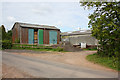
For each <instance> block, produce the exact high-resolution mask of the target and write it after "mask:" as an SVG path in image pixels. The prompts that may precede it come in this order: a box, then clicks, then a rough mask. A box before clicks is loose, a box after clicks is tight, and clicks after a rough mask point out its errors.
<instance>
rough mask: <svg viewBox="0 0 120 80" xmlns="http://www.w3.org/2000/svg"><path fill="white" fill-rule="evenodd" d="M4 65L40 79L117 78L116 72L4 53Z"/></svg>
mask: <svg viewBox="0 0 120 80" xmlns="http://www.w3.org/2000/svg"><path fill="white" fill-rule="evenodd" d="M2 61H3V63H4V64H7V65H10V66H14V67H16V68H17V69H19V70H21V71H24V72H27V73H28V74H30V75H32V76H35V77H40V78H42V77H43V78H117V77H118V74H117V72H110V71H104V70H94V69H91V68H88V67H82V66H81V67H80V66H79V67H77V66H73V65H70V64H65V63H59V62H54V61H48V60H43V59H41V58H39V57H30V56H24V55H17V54H11V53H9V52H4V51H3V55H2Z"/></svg>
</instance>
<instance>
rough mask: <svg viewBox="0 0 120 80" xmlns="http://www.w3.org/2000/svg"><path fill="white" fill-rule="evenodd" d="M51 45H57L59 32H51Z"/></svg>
mask: <svg viewBox="0 0 120 80" xmlns="http://www.w3.org/2000/svg"><path fill="white" fill-rule="evenodd" d="M49 44H57V32H56V31H49Z"/></svg>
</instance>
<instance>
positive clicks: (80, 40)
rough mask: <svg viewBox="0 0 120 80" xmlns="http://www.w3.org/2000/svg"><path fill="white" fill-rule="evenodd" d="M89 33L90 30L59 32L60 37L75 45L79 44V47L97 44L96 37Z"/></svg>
mask: <svg viewBox="0 0 120 80" xmlns="http://www.w3.org/2000/svg"><path fill="white" fill-rule="evenodd" d="M91 35H92V32H91V30H79V31H70V32H63V33H61V39H62V41H63V42H64V41H67V42H69V43H70V44H72V45H75V46H77V45H80V46H81V48H82V47H83V48H86V47H94V46H97V44H98V41H97V39H95V38H94V37H93V36H91Z"/></svg>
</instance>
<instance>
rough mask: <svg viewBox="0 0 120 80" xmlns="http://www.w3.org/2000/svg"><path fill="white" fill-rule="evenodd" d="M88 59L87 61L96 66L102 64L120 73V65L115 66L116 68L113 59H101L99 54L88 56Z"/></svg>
mask: <svg viewBox="0 0 120 80" xmlns="http://www.w3.org/2000/svg"><path fill="white" fill-rule="evenodd" d="M86 58H87V60H89V61H91V62H94V63H96V64H100V65H102V66H105V67H108V68H111V69H114V70H117V71H120V67H119V68H118V66H120V64H118V63H116V64H115V66H116V67H115V66H114V65H113V62H114V60H113V58H108V57H100V56H99V55H97V54H92V55H88V56H87V57H86Z"/></svg>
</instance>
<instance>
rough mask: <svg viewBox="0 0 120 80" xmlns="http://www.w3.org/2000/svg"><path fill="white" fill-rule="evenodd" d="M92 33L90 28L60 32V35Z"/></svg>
mask: <svg viewBox="0 0 120 80" xmlns="http://www.w3.org/2000/svg"><path fill="white" fill-rule="evenodd" d="M83 34H92V32H91V30H80V31H69V32H63V33H61V35H62V36H70V35H83Z"/></svg>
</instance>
